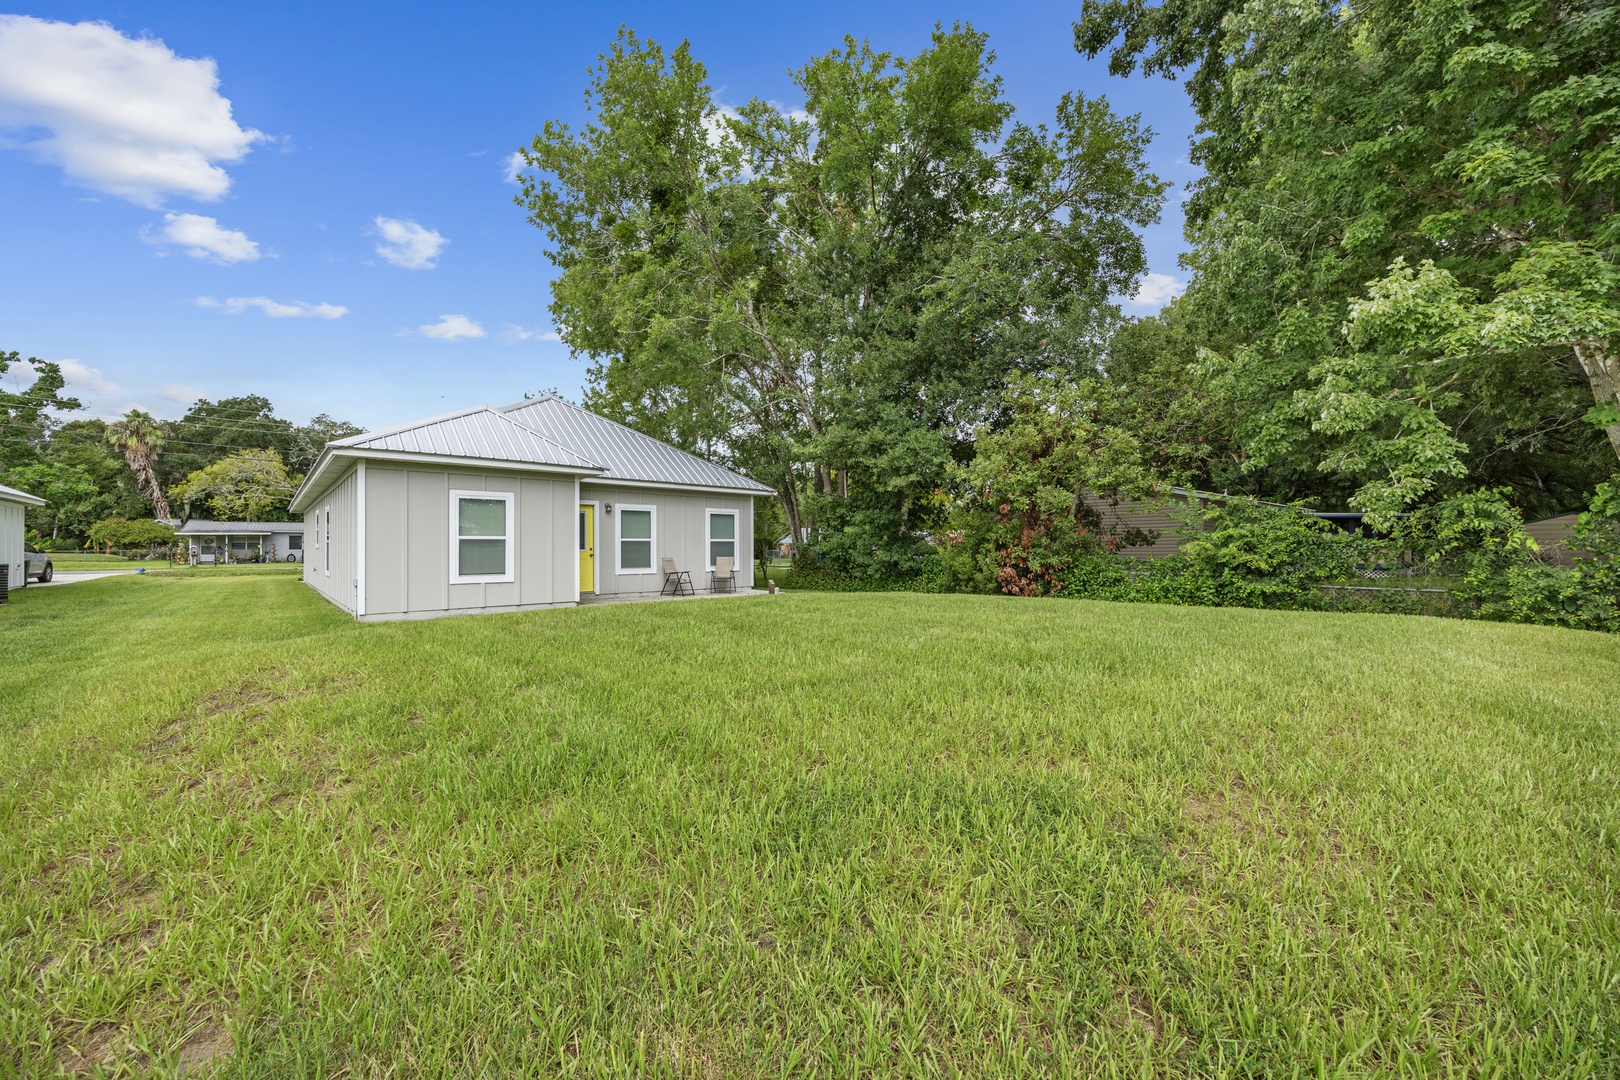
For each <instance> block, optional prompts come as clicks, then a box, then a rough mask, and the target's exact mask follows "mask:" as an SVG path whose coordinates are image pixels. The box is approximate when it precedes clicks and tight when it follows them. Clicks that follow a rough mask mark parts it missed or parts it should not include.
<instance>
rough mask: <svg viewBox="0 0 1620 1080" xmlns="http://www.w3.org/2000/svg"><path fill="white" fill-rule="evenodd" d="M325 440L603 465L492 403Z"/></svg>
mask: <svg viewBox="0 0 1620 1080" xmlns="http://www.w3.org/2000/svg"><path fill="white" fill-rule="evenodd" d="M326 445H327V446H329V447H332V446H341V447H347V448H350V449H355V450H393V451H398V452H401V453H406V454H435V455H438V456H441V457H464V458H479V459H481V460H486V461H520V462H522V463H524V464H526V465H561V466H565V467H567V468H570V469H599V468H601V466H600V465H598V464H597V463H596V462H594V461H589V460H587V459H586V458H583V457H581V456H580V455H579V454H576V453H575V452H574V451H572V450H570V449H568V448H567V447H566V446H562V445H560V444H558V443H557V442H556V441H555V440H553V439H550V438H547V437H546V436H545V435H544V434H543V433H541V432H537V431H534V430H532V429H531V428H529V427H526V426H525V425H523V424H518V423H514V422H513V421H512V420H509V419H507V418H506V417H505V416H503V415H501V414H500V413H499V412H496V411H495V410H494V409H491V408H490V407H489V406H488V405H478V406H475V407H474V408H471V409H463V410H461V411H460V412H453V413H447V414H445V415H444V416H434V417H430V418H429V419H427V420H418V421H416V422H415V423H411V424H403V425H401V426H399V427H395V428H389V429H387V430H386V431H373V432H367V433H365V434H363V435H353V436H350V437H349V438H347V439H338V440H336V441H335V442H329V443H327V444H326Z"/></svg>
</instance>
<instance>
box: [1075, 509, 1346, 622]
mask: <svg viewBox="0 0 1620 1080" xmlns="http://www.w3.org/2000/svg"><path fill="white" fill-rule="evenodd" d="M1183 519H1184V521H1185V522H1186V528H1185V530H1184V533H1183V535H1184V536H1186V538H1187V539H1186V540H1185V542H1184V543H1183V544H1182V546H1181V550H1180V551H1178V552H1177V553H1176V554H1175V555H1172V556H1170V557H1169V558H1167V559H1160V560H1156V561H1153V562H1145V563H1144V562H1138V561H1137V560H1134V559H1129V558H1126V557H1124V556H1120V555H1113V554H1109V553H1106V552H1102V553H1097V554H1093V555H1089V556H1085V557H1081V558H1076V559H1075V560H1074V561H1073V563H1072V564H1071V565H1070V567H1069V569H1068V570H1067V571H1066V573H1065V574H1064V576H1063V585H1062V588H1061V589H1060V595H1063V596H1084V597H1088V598H1091V599H1097V600H1124V601H1140V602H1145V603H1160V604H1196V605H1201V606H1210V607H1272V608H1295V609H1307V608H1312V609H1314V608H1321V607H1324V606H1326V604H1327V600H1326V598H1324V596H1323V595H1322V592H1321V590H1320V589H1319V588H1318V587H1317V586H1319V585H1320V584H1322V583H1323V582H1326V581H1332V580H1334V579H1336V578H1340V577H1343V576H1344V575H1345V574H1346V573H1347V572H1348V571H1349V570H1350V569H1351V567H1353V566H1354V564H1355V561H1356V558H1357V555H1358V554H1359V552H1360V546H1359V542H1358V540H1357V538H1356V537H1354V536H1352V535H1350V534H1348V533H1345V532H1343V531H1341V530H1340V529H1338V528H1337V527H1336V526H1334V525H1332V524H1330V523H1328V522H1325V521H1323V520H1321V519H1320V518H1316V517H1312V516H1311V515H1310V514H1308V513H1306V512H1305V511H1303V510H1300V509H1297V508H1295V507H1291V506H1271V505H1267V504H1264V503H1259V502H1256V501H1255V500H1253V499H1247V498H1243V499H1232V500H1231V501H1229V502H1227V503H1225V504H1224V505H1221V506H1216V507H1212V508H1209V509H1202V508H1199V507H1197V506H1193V505H1189V506H1188V507H1187V508H1186V510H1185V511H1184V513H1183Z"/></svg>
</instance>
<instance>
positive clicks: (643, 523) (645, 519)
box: [619, 506, 653, 574]
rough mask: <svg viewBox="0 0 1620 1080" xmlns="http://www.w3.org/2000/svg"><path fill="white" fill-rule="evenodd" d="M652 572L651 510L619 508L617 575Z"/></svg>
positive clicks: (645, 508) (628, 507)
mask: <svg viewBox="0 0 1620 1080" xmlns="http://www.w3.org/2000/svg"><path fill="white" fill-rule="evenodd" d="M652 572H653V508H652V507H650V506H620V507H619V573H621V574H650V573H652Z"/></svg>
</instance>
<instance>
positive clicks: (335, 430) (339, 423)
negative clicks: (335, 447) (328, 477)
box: [286, 413, 365, 474]
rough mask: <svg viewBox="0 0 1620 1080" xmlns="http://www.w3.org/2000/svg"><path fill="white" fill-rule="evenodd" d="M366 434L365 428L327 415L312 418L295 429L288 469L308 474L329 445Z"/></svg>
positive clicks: (288, 455)
mask: <svg viewBox="0 0 1620 1080" xmlns="http://www.w3.org/2000/svg"><path fill="white" fill-rule="evenodd" d="M364 433H365V428H363V427H361V426H360V425H358V424H351V423H349V422H348V421H347V420H334V419H332V417H330V416H328V415H327V414H326V413H321V414H320V415H318V416H315V417H312V418H311V419H310V421H309V423H307V424H301V425H299V426H298V427H295V428H293V433H292V448H291V449H290V450H288V451H287V454H286V457H287V468H288V470H290V471H291V472H294V473H300V474H301V473H307V472H309V470H310V469H312V468H313V467H314V465H315V459H316V458H318V457H320V456H321V451H322V450H323V449H325V447H326V444H327V443H329V442H336V441H337V440H338V439H347V438H348V437H349V436H351V435H362V434H364Z"/></svg>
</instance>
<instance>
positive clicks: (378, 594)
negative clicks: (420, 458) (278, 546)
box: [305, 462, 579, 619]
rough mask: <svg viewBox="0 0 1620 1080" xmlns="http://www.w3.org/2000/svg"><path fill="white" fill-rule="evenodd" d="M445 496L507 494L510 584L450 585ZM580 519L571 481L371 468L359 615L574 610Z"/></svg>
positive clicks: (495, 473) (370, 464) (414, 468)
mask: <svg viewBox="0 0 1620 1080" xmlns="http://www.w3.org/2000/svg"><path fill="white" fill-rule="evenodd" d="M452 491H491V492H506V493H510V494H511V495H513V497H514V498H513V537H512V540H513V544H514V551H513V564H512V570H513V575H512V576H513V579H514V580H512V581H499V582H473V583H460V584H452V583H451V581H450V576H451V574H450V492H452ZM577 513H578V508H577V504H576V503H575V501H574V481H573V478H572V477H567V478H564V477H547V476H535V475H532V474H528V473H516V472H500V471H493V470H490V471H485V470H466V471H463V470H459V469H445V468H433V467H428V466H411V465H407V466H397V465H393V464H388V465H381V464H379V463H377V462H368V463H367V465H366V573H365V589H366V597H365V601H366V602H365V614H364V616H363V617H364V618H366V619H422V618H432V617H434V616H438V615H459V614H471V613H473V612H492V611H522V610H527V609H530V608H542V607H556V606H558V605H572V604H574V603H575V601H576V600H577V599H578V597H577V594H576V593H575V591H574V581H575V578H576V577H577V576H578V564H579V551H578V545H577V543H576V542H575V539H574V527H575V522H576V520H577V517H576V515H577ZM305 543H306V544H307V543H308V541H307V540H306V541H305ZM313 550H314V549H313V548H308V547H306V551H313Z"/></svg>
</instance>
